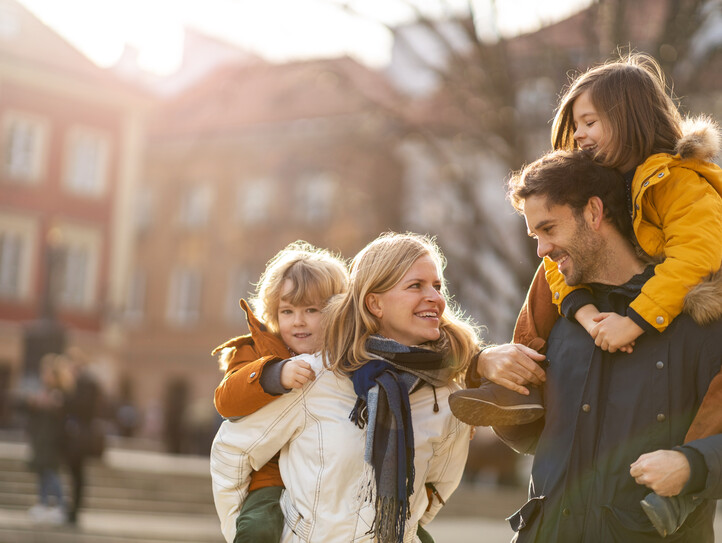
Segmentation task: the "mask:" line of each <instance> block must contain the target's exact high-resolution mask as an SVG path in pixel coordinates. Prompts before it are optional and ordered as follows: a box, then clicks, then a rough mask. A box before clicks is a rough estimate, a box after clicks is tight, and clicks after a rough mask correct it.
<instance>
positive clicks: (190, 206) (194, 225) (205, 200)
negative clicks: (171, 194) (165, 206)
mask: <svg viewBox="0 0 722 543" xmlns="http://www.w3.org/2000/svg"><path fill="white" fill-rule="evenodd" d="M213 196H214V195H213V188H212V187H211V186H210V185H208V184H207V183H205V184H204V183H196V184H194V185H190V186H188V187H186V189H185V190H184V191H183V192H182V193H181V200H180V206H179V209H178V222H179V223H180V225H181V226H182V227H184V228H187V229H189V230H197V229H199V228H202V227H204V226H206V225H207V224H208V222H209V220H210V216H211V209H212V207H213Z"/></svg>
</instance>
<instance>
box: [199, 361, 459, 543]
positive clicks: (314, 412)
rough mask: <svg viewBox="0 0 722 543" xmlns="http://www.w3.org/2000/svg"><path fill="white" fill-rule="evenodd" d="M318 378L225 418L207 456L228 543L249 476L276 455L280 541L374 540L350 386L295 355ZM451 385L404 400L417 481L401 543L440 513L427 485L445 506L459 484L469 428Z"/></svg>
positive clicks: (423, 389) (362, 444)
mask: <svg viewBox="0 0 722 543" xmlns="http://www.w3.org/2000/svg"><path fill="white" fill-rule="evenodd" d="M300 356H301V357H302V358H304V359H306V360H307V361H308V362H309V363H310V364H311V366H312V367H313V369H314V370H315V372H316V379H315V380H314V381H312V382H310V383H308V384H307V385H306V386H304V387H303V388H301V389H296V390H293V391H291V392H289V393H287V394H284V395H283V396H282V397H280V398H279V399H278V400H275V401H274V402H272V403H270V404H268V405H266V406H265V407H263V408H261V409H260V410H258V411H257V412H255V413H253V414H252V415H249V416H247V417H243V418H242V419H238V420H235V421H224V422H223V423H222V424H221V427H220V429H219V430H218V434H217V435H216V438H215V440H214V442H213V447H212V450H211V476H212V480H213V498H214V500H215V504H216V510H217V511H218V516H219V518H220V520H221V527H222V530H223V535H224V537H225V538H226V540H227V541H228V542H231V541H233V537H234V535H235V521H236V517H237V516H238V513H239V512H240V509H241V506H242V505H243V501H244V500H245V499H246V496H247V495H248V485H249V481H250V475H251V470H253V469H258V468H260V467H261V466H262V465H263V464H265V463H266V462H267V461H268V460H270V459H271V458H272V457H273V455H274V454H275V453H276V452H278V451H279V450H280V451H281V457H280V462H279V466H280V469H281V476H282V477H283V480H284V483H285V485H286V490H285V491H284V492H283V496H282V498H281V508H282V510H283V513H284V516H285V519H286V525H285V527H284V531H283V537H282V538H281V542H282V543H286V542H301V541H302V542H313V543H334V542H338V543H349V542H357V541H359V542H360V541H368V542H370V541H374V538H373V535H372V534H369V533H368V532H369V530H370V528H371V525H372V522H373V518H374V510H373V499H370V500H369V499H366V500H364V496H368V491H366V492H365V489H364V488H363V483H364V481H369V480H370V481H371V487H372V488H371V489H370V490H371V492H372V493H373V492H374V491H375V490H374V488H373V486H374V485H373V477H372V476H371V474H370V472H369V470H370V468H369V467H368V465H367V464H366V463H365V462H364V447H365V439H366V431H365V430H361V429H359V428H358V427H357V426H356V425H354V424H353V423H352V422H351V421H350V420H349V418H348V416H349V413H350V412H351V409H352V408H353V406H354V404H355V402H356V394H355V393H354V390H353V385H352V383H351V380H350V379H348V378H346V377H338V376H337V375H335V374H334V373H333V372H331V371H329V370H327V369H325V368H324V367H323V363H322V360H321V356H320V355H316V356H312V355H300ZM457 388H458V387H457V386H456V385H454V384H451V385H449V386H446V387H443V388H437V389H436V401H437V403H438V406H439V411H438V412H437V413H435V412H434V391H433V389H432V387H431V386H429V385H424V386H422V387H421V388H420V389H419V390H417V391H415V392H414V393H413V394H411V396H410V400H411V413H412V417H413V424H414V444H415V447H416V449H415V456H414V467H415V470H416V471H415V479H414V493H413V494H412V495H411V499H410V500H411V501H410V507H409V510H410V518H409V520H408V521H407V523H406V530H405V537H404V542H405V543H411V542H415V541H418V538H416V529H417V524H418V523H421V524H422V525H425V524H428V523H429V521H431V519H433V518H434V516H435V515H436V513H437V512H438V511H439V509H440V508H441V503H440V502H439V500H438V498H436V497H434V498H433V499H432V505H431V507H430V508H429V510H428V511H427V510H426V509H427V506H428V498H427V493H426V489H425V486H424V485H425V483H433V484H434V486H435V487H436V489H437V490H438V492H439V494H440V495H441V497H442V498H443V500H444V501H446V500H447V499H448V498H449V496H450V495H451V493H452V492H453V491H454V489H456V487H457V486H458V484H459V481H460V480H461V475H462V472H463V471H464V464H465V463H466V456H467V453H468V450H469V431H470V427H469V426H468V425H466V424H464V423H462V422H459V421H458V420H457V419H456V418H454V416H453V415H452V414H451V411H450V410H449V404H448V397H449V394H450V393H451V392H453V391H454V390H456V389H457Z"/></svg>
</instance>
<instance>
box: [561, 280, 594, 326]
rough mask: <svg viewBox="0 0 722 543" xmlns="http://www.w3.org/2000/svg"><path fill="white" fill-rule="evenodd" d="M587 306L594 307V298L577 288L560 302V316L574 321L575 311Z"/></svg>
mask: <svg viewBox="0 0 722 543" xmlns="http://www.w3.org/2000/svg"><path fill="white" fill-rule="evenodd" d="M588 304H592V305H594V296H592V293H591V292H589V291H588V290H587V289H585V288H578V289H576V290H573V291H571V292H570V293H569V294H567V295H566V297H565V298H564V299H563V300H562V303H561V306H560V309H561V312H562V315H564V316H565V317H566V318H567V319H569V320H574V315H576V314H577V311H579V309H580V308H582V307H584V306H585V305H588Z"/></svg>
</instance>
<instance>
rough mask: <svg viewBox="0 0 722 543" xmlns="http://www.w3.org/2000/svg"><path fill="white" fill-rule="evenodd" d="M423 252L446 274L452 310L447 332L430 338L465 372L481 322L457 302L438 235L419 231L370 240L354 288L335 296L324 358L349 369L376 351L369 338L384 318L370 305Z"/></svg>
mask: <svg viewBox="0 0 722 543" xmlns="http://www.w3.org/2000/svg"><path fill="white" fill-rule="evenodd" d="M422 256H429V257H431V259H432V260H433V261H434V262H435V263H436V266H437V268H438V270H439V276H440V277H441V278H442V290H441V294H442V296H444V298H446V300H447V305H446V310H445V311H444V313H443V314H442V316H441V323H440V326H439V328H440V330H441V336H440V338H439V339H438V340H436V341H434V342H431V343H427V344H425V346H426V347H428V348H430V349H433V350H436V351H440V352H442V353H444V357H445V359H446V360H447V362H448V363H449V364H450V365H451V367H453V368H454V369H455V372H454V377H459V376H461V375H462V374H463V373H464V371H465V370H466V368H467V366H468V365H469V362H470V361H471V358H472V357H473V356H474V355H475V354H476V352H477V350H478V347H479V340H478V335H477V331H476V328H475V326H474V325H473V324H472V323H471V322H470V321H469V320H468V319H466V318H464V317H462V316H461V314H460V312H459V310H458V309H457V308H456V307H453V306H452V304H451V300H450V298H449V294H448V290H447V287H446V283H445V282H444V280H443V273H442V272H443V269H444V267H445V264H446V262H445V260H444V257H443V255H442V253H441V251H440V250H439V248H438V246H437V245H436V243H435V241H434V239H433V238H430V237H428V236H422V235H419V234H412V233H406V234H397V233H394V232H387V233H385V234H382V235H381V236H379V237H378V238H376V239H375V240H374V241H372V242H371V243H369V244H368V245H367V246H366V247H365V248H364V249H362V250H361V252H359V253H358V254H357V255H356V257H355V258H354V259H353V262H352V264H351V277H350V280H349V289H348V291H347V292H346V293H344V294H341V295H338V296H335V297H333V298H332V299H331V301H330V302H329V304H328V306H327V307H326V309H325V311H324V312H325V314H324V321H325V326H324V348H323V349H324V351H323V356H324V364H325V365H326V366H327V367H328V368H330V369H332V370H333V371H334V372H336V373H339V374H349V373H351V372H353V371H355V370H357V369H358V368H360V367H361V366H363V365H364V364H365V363H366V362H368V361H369V360H370V359H372V358H373V356H372V355H371V354H370V353H369V352H368V351H367V350H366V340H367V339H368V338H369V336H371V335H372V334H375V333H377V332H378V331H379V328H380V321H379V319H378V318H377V317H375V316H374V315H373V314H372V313H371V311H369V309H368V307H367V306H366V303H365V300H366V297H367V295H368V294H370V293H379V294H380V293H383V292H387V291H389V290H391V289H392V288H393V287H394V286H395V285H396V284H397V283H398V282H399V281H401V279H402V278H403V277H404V275H405V274H406V272H407V271H409V269H410V268H411V266H412V265H413V264H414V262H416V261H417V260H418V259H419V258H420V257H422Z"/></svg>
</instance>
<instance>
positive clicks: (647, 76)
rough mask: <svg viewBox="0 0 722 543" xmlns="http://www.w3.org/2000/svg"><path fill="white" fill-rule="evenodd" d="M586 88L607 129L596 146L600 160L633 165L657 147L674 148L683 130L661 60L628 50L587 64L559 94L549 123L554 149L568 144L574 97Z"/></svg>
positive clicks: (615, 165) (570, 144) (569, 146)
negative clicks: (600, 146) (602, 61)
mask: <svg viewBox="0 0 722 543" xmlns="http://www.w3.org/2000/svg"><path fill="white" fill-rule="evenodd" d="M585 91H589V99H590V100H591V102H592V105H593V106H594V108H595V109H596V110H597V113H598V115H599V120H600V121H601V123H602V127H603V128H604V131H605V133H606V134H607V137H606V140H607V141H606V143H605V145H604V149H597V156H598V158H599V160H600V162H601V163H602V164H604V165H605V166H609V167H611V168H616V169H620V168H622V167H624V166H625V165H626V164H629V163H632V164H634V165H635V166H636V165H638V164H641V163H642V162H644V161H645V160H646V159H647V157H649V156H650V155H652V154H655V153H672V154H674V148H675V145H676V144H677V140H679V138H680V137H681V136H682V130H681V128H680V124H681V121H682V119H681V116H680V114H679V111H678V109H677V106H676V105H675V103H674V101H673V100H672V97H671V95H670V94H671V92H670V94H668V93H667V85H666V82H665V78H664V73H663V72H662V69H661V68H660V66H659V64H657V62H656V61H655V60H654V59H653V58H652V57H650V56H649V55H645V54H642V53H631V54H629V55H627V56H621V57H620V58H619V59H617V60H614V61H609V62H606V63H605V64H602V65H600V66H596V67H594V68H591V69H589V70H588V71H586V72H585V73H583V74H582V75H580V76H579V77H577V78H576V79H575V80H574V81H573V82H572V83H571V85H570V87H569V89H568V90H567V91H566V92H565V93H564V95H563V96H562V98H561V100H560V102H559V107H558V108H557V113H556V116H555V117H554V124H553V126H552V146H553V147H554V149H567V150H571V149H574V148H575V147H577V143H576V141H575V140H574V132H575V127H574V115H573V111H572V108H573V106H574V101H575V100H576V99H577V98H578V97H579V95H581V94H582V93H584V92H585Z"/></svg>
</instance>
